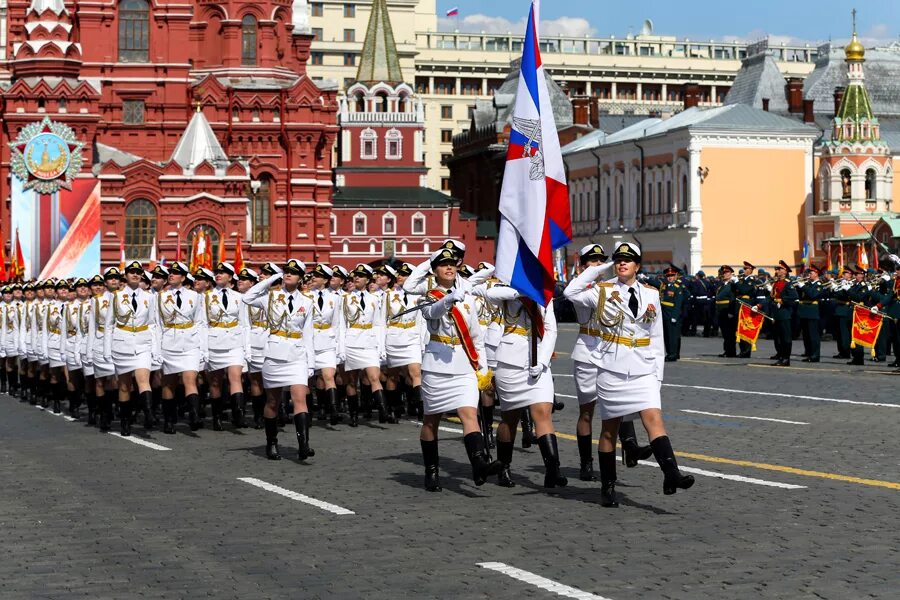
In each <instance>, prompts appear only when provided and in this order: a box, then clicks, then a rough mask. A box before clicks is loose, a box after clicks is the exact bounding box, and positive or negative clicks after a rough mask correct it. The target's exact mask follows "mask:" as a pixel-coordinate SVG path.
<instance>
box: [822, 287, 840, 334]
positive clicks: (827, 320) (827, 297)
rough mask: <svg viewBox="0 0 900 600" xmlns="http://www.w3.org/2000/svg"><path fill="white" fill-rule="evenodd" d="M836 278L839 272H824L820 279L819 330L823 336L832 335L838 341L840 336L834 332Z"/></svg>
mask: <svg viewBox="0 0 900 600" xmlns="http://www.w3.org/2000/svg"><path fill="white" fill-rule="evenodd" d="M836 278H837V271H822V277H821V278H820V279H819V283H820V284H821V286H822V291H821V293H820V294H819V328H820V331H821V333H822V335H823V336H824V335H830V336H831V337H832V339H835V340H837V339H838V336H837V334H835V332H834V298H833V297H832V293H833V290H834V284H835V283H837V281H836ZM832 282H834V283H832Z"/></svg>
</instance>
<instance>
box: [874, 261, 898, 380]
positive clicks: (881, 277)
mask: <svg viewBox="0 0 900 600" xmlns="http://www.w3.org/2000/svg"><path fill="white" fill-rule="evenodd" d="M893 296H894V282H893V281H891V277H890V275H888V274H887V273H885V272H884V271H883V270H881V269H879V274H878V276H877V278H876V279H875V282H874V283H872V284H870V291H869V304H870V305H871V306H872V312H874V313H882V312H886V309H887V307H888V306H889V305H890V303H891V299H892V298H893ZM887 316H891V315H887ZM893 325H894V323H893V322H892V321H891V319H884V320H883V321H882V323H881V331H880V332H879V334H878V340H876V342H875V356H874V357H873V358H872V362H885V361H886V360H887V353H888V350H889V348H888V346H890V343H891V336H892V333H893V332H892V329H893V327H892V326H893Z"/></svg>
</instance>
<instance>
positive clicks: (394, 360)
mask: <svg viewBox="0 0 900 600" xmlns="http://www.w3.org/2000/svg"><path fill="white" fill-rule="evenodd" d="M385 349H386V350H387V366H388V368H389V369H394V368H396V367H405V366H406V365H411V364H415V363H418V364H422V344H420V343H419V342H416V343H414V344H406V345H403V346H400V345H396V346H395V345H392V344H388V345H387V346H386V348H385Z"/></svg>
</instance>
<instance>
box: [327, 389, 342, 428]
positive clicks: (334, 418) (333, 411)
mask: <svg viewBox="0 0 900 600" xmlns="http://www.w3.org/2000/svg"><path fill="white" fill-rule="evenodd" d="M325 399H326V400H325V404H326V410H327V412H328V416H329V421H328V422H329V423H331V424H332V425H337V424H338V423H340V421H341V413H340V412H339V411H338V405H337V388H331V389H328V390H325Z"/></svg>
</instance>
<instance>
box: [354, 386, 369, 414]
mask: <svg viewBox="0 0 900 600" xmlns="http://www.w3.org/2000/svg"><path fill="white" fill-rule="evenodd" d="M357 393H358V394H359V404H360V407H361V408H362V412H363V417H365V418H366V419H371V418H372V386H371V385H361V386H359V389H358V390H357Z"/></svg>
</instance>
